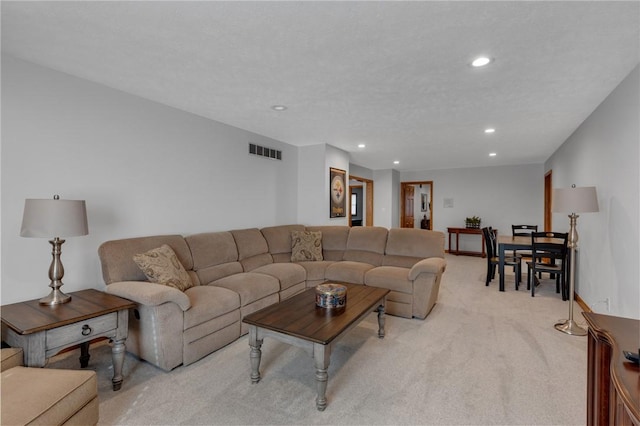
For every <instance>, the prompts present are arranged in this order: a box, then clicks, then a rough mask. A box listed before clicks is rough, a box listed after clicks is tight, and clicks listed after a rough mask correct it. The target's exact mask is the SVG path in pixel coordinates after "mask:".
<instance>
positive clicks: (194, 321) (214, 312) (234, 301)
mask: <svg viewBox="0 0 640 426" xmlns="http://www.w3.org/2000/svg"><path fill="white" fill-rule="evenodd" d="M185 293H186V294H187V295H188V296H189V300H190V301H191V309H189V310H188V311H186V312H185V313H184V329H185V330H188V329H189V328H191V327H195V326H196V325H199V324H202V323H204V322H207V321H209V320H211V319H213V318H217V317H220V316H223V315H224V314H226V313H228V312H231V311H234V310H237V309H240V296H239V295H238V293H236V292H235V291H231V290H229V289H227V288H224V287H216V286H210V285H199V286H196V287H193V288H190V289H188V290H187V291H186V292H185Z"/></svg>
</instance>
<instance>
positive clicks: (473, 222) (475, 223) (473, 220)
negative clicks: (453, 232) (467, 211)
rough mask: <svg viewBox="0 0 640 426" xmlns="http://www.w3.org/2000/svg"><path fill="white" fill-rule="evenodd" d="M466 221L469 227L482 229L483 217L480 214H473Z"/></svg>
mask: <svg viewBox="0 0 640 426" xmlns="http://www.w3.org/2000/svg"><path fill="white" fill-rule="evenodd" d="M465 222H466V224H467V228H473V229H480V222H482V219H480V218H479V217H478V216H472V217H468V218H467V219H466V220H465Z"/></svg>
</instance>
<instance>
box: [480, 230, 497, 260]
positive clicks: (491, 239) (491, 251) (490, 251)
mask: <svg viewBox="0 0 640 426" xmlns="http://www.w3.org/2000/svg"><path fill="white" fill-rule="evenodd" d="M482 235H483V236H484V245H485V248H486V250H487V258H488V259H491V258H492V257H496V256H497V250H496V234H495V232H493V228H491V227H490V226H487V227H485V228H482Z"/></svg>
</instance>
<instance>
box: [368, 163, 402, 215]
mask: <svg viewBox="0 0 640 426" xmlns="http://www.w3.org/2000/svg"><path fill="white" fill-rule="evenodd" d="M394 180H395V179H394V170H390V169H387V170H374V171H373V226H382V227H385V228H393V227H398V226H399V224H398V223H397V222H394V221H393V218H394V211H396V212H397V211H398V210H399V206H397V205H396V204H395V203H394V197H393V192H394V183H395V182H394ZM396 192H397V190H396ZM396 216H397V214H396Z"/></svg>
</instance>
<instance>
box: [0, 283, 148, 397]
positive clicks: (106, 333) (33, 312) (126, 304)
mask: <svg viewBox="0 0 640 426" xmlns="http://www.w3.org/2000/svg"><path fill="white" fill-rule="evenodd" d="M69 295H70V296H71V301H70V302H68V303H63V304H60V305H53V306H49V305H40V303H39V300H38V299H35V300H29V301H26V302H19V303H13V304H11V305H4V306H2V314H1V315H2V337H3V339H5V341H6V343H7V344H9V345H10V346H13V347H20V348H22V350H23V352H24V365H25V366H27V367H44V366H45V364H46V362H47V359H48V358H50V357H52V356H54V355H56V354H57V353H59V352H60V351H62V350H64V349H67V348H70V347H72V346H78V345H80V350H81V352H80V353H81V356H80V366H81V367H83V368H84V367H86V366H87V365H88V363H89V343H90V342H91V341H92V340H94V339H97V338H99V337H107V338H109V339H111V340H112V341H113V346H112V348H111V353H112V357H113V379H112V383H113V390H114V391H115V390H119V389H120V387H121V386H122V380H123V379H122V365H123V363H124V351H125V346H124V342H125V340H126V339H127V333H128V324H129V311H128V310H129V309H130V308H134V307H135V303H133V302H131V301H130V300H127V299H123V298H120V297H117V296H114V295H111V294H107V293H103V292H101V291H98V290H94V289H89V290H81V291H77V292H72V293H69Z"/></svg>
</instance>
